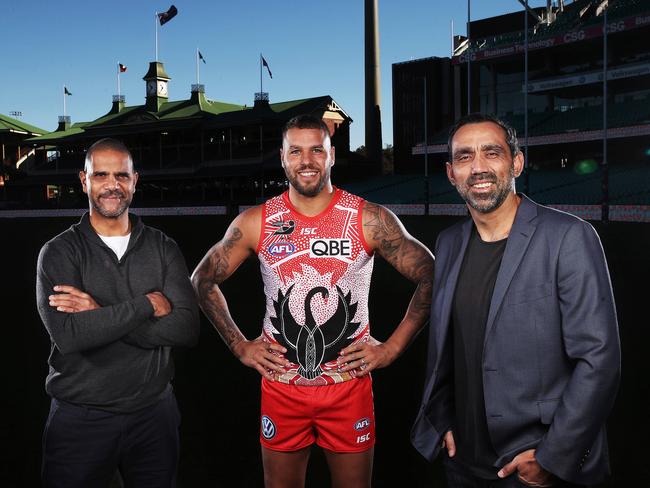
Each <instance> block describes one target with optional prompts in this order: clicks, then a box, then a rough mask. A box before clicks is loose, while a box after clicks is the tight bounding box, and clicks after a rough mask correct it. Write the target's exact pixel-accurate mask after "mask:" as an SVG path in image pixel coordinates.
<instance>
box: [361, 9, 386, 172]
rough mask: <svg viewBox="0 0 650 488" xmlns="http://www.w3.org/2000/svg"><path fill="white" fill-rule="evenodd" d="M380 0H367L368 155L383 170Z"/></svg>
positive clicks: (365, 17) (365, 32) (365, 10)
mask: <svg viewBox="0 0 650 488" xmlns="http://www.w3.org/2000/svg"><path fill="white" fill-rule="evenodd" d="M378 2H379V0H365V9H364V24H365V25H364V27H365V29H364V36H365V68H366V69H365V79H366V157H367V158H368V160H369V161H372V162H374V163H375V164H376V167H377V169H378V171H379V172H381V170H382V166H383V164H382V159H383V158H382V142H381V100H380V86H381V83H380V80H379V14H378Z"/></svg>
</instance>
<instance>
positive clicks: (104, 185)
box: [36, 139, 199, 488]
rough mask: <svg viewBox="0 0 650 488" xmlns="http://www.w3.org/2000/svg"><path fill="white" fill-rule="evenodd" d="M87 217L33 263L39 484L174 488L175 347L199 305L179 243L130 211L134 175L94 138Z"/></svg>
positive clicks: (195, 327) (86, 176)
mask: <svg viewBox="0 0 650 488" xmlns="http://www.w3.org/2000/svg"><path fill="white" fill-rule="evenodd" d="M79 178H80V180H81V184H82V186H83V191H84V193H86V194H87V195H88V201H89V207H90V211H89V212H88V213H86V214H85V215H84V216H83V217H82V218H81V221H80V222H79V223H78V224H75V225H73V226H72V227H71V228H70V229H68V230H67V231H65V232H63V233H62V234H60V235H58V236H56V237H55V238H54V239H52V240H51V241H49V242H47V243H46V244H45V245H44V246H43V248H42V249H41V252H40V254H39V257H38V268H37V284H36V298H37V303H38V311H39V313H40V316H41V318H42V320H43V324H44V325H45V328H46V329H47V332H48V333H49V335H50V339H51V349H50V357H49V360H48V363H49V374H48V376H47V380H46V390H47V393H48V394H49V395H50V396H51V397H52V403H51V407H50V414H49V416H48V420H47V424H46V426H45V432H44V435H43V470H42V478H43V482H44V485H45V486H46V487H65V488H75V487H84V488H89V487H106V486H108V484H109V483H110V481H111V478H112V476H113V475H114V473H115V471H116V470H118V469H119V471H120V472H121V474H122V477H123V479H124V481H125V483H126V485H127V486H137V487H139V488H140V487H156V488H160V487H171V486H174V484H175V478H176V466H177V461H178V450H179V442H178V425H179V421H180V416H179V412H178V407H177V405H176V400H175V398H174V394H173V391H172V387H171V384H170V380H171V379H172V377H173V373H174V366H173V362H172V358H171V349H172V347H173V346H191V345H193V344H195V343H196V341H197V339H198V334H199V319H198V310H197V307H196V303H195V300H194V294H193V291H192V287H191V285H190V281H189V277H188V275H189V273H188V271H187V267H186V265H185V261H184V258H183V256H182V255H181V252H180V250H179V248H178V246H177V245H176V243H175V242H174V241H173V240H172V239H170V238H169V237H167V236H166V235H164V234H163V233H162V232H160V231H158V230H156V229H153V228H151V227H148V226H146V225H144V224H143V223H142V222H141V221H140V219H139V218H138V217H137V216H136V215H133V214H129V213H128V208H129V205H130V204H131V200H132V198H133V194H134V192H135V186H136V183H137V180H138V174H137V173H136V172H135V171H134V170H133V161H132V158H131V154H130V153H129V151H128V149H127V148H126V146H124V144H122V143H121V142H119V141H116V140H114V139H102V140H100V141H98V142H96V143H95V144H94V145H93V146H91V147H90V149H89V150H88V153H87V155H86V163H85V166H84V169H83V171H81V172H80V173H79Z"/></svg>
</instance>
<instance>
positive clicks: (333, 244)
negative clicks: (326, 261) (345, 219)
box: [309, 239, 352, 258]
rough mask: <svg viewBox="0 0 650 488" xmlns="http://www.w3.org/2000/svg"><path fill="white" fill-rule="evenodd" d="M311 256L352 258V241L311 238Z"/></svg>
mask: <svg viewBox="0 0 650 488" xmlns="http://www.w3.org/2000/svg"><path fill="white" fill-rule="evenodd" d="M309 257H310V258H350V257H352V241H351V240H350V239H311V240H310V241H309Z"/></svg>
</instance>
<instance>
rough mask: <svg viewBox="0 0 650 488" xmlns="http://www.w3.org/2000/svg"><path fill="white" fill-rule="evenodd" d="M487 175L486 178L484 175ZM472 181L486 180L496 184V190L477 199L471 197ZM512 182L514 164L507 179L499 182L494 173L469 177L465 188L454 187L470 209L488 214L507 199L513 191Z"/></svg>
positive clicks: (513, 178)
mask: <svg viewBox="0 0 650 488" xmlns="http://www.w3.org/2000/svg"><path fill="white" fill-rule="evenodd" d="M486 174H487V175H488V177H487V178H486V177H485V175H486ZM472 180H486V181H491V182H493V183H496V188H495V189H494V191H492V192H490V193H488V194H486V195H482V196H481V197H479V198H476V197H475V196H473V195H472V194H471V192H470V189H469V187H470V185H471V184H472ZM514 180H515V167H514V164H513V165H511V166H510V170H509V172H508V179H503V180H499V179H498V178H497V176H496V175H495V174H494V173H482V174H478V175H474V178H472V177H470V178H469V179H468V180H467V181H466V182H465V186H463V187H462V188H461V187H460V186H456V190H457V191H458V194H459V195H460V196H461V197H462V199H463V200H465V203H467V204H468V205H469V206H470V207H472V208H473V209H474V210H476V211H477V212H480V213H490V212H492V211H493V210H496V209H497V208H499V207H500V206H501V204H502V203H503V202H504V201H505V200H506V198H508V195H509V194H510V193H512V192H513V190H514Z"/></svg>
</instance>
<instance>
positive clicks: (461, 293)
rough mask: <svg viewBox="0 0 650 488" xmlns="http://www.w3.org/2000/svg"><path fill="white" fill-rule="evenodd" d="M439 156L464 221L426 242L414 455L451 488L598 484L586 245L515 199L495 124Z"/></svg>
mask: <svg viewBox="0 0 650 488" xmlns="http://www.w3.org/2000/svg"><path fill="white" fill-rule="evenodd" d="M449 153H450V162H448V163H447V175H448V178H449V181H450V182H451V184H452V185H454V186H455V187H456V189H457V191H458V192H459V194H460V195H461V196H462V197H463V199H464V200H465V202H466V203H467V207H468V209H469V213H470V216H471V218H470V219H468V220H466V221H464V222H460V223H458V224H456V225H454V226H452V227H451V228H449V229H446V230H445V231H443V232H442V233H441V234H440V236H439V237H438V240H437V242H436V248H435V253H434V254H435V256H436V266H435V274H434V289H433V297H432V303H431V320H430V323H431V330H430V336H429V349H428V364H427V374H426V382H425V389H424V396H423V400H422V405H421V408H420V411H419V413H418V416H417V419H416V422H415V425H414V427H413V431H412V434H411V438H412V442H413V445H414V446H415V447H416V449H418V451H419V452H420V453H421V454H422V455H423V456H424V457H426V458H427V459H429V460H433V459H434V458H436V457H437V456H438V454H439V453H440V451H441V450H442V451H443V456H444V458H443V461H444V464H445V470H446V473H447V479H448V482H449V486H450V487H461V486H462V487H486V488H487V487H514V486H522V485H523V486H576V485H578V486H581V485H582V486H584V485H591V484H595V483H598V482H601V481H603V479H604V478H605V477H606V476H607V475H608V473H609V460H608V452H607V440H606V434H605V420H606V418H607V415H608V414H609V412H610V410H611V408H612V404H613V403H614V397H615V394H616V391H617V388H618V382H619V377H620V344H619V338H618V326H617V321H616V310H615V306H614V299H613V295H612V290H611V283H610V279H609V273H608V270H607V263H606V261H605V256H604V254H603V249H602V246H601V243H600V240H599V238H598V235H597V234H596V232H595V230H594V229H593V228H592V226H591V225H589V224H588V223H587V222H585V221H583V220H581V219H579V218H577V217H574V216H572V215H569V214H566V213H563V212H560V211H557V210H553V209H550V208H547V207H543V206H541V205H537V204H536V203H534V202H533V201H531V200H530V199H528V198H527V197H526V196H524V195H520V194H517V193H515V189H514V187H515V183H514V180H515V177H517V176H519V174H520V173H521V171H522V169H523V164H524V160H523V155H522V153H521V152H520V151H519V148H518V144H517V139H516V134H515V131H514V130H513V129H512V128H510V127H509V126H508V125H507V124H505V123H503V122H502V121H500V120H498V119H496V118H495V117H492V116H488V115H481V114H471V115H468V116H466V117H465V118H463V119H461V120H460V121H459V122H458V123H457V124H456V125H455V126H454V127H453V128H452V131H451V133H450V137H449Z"/></svg>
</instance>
